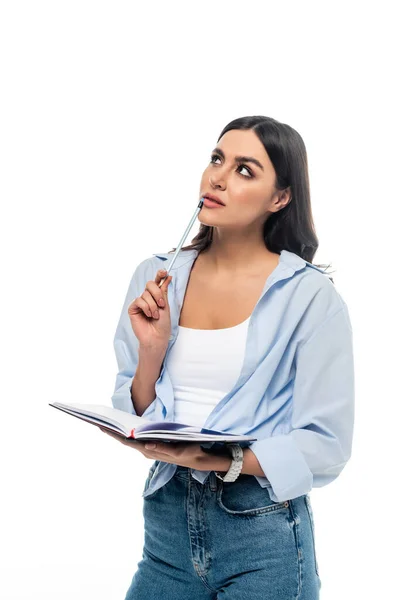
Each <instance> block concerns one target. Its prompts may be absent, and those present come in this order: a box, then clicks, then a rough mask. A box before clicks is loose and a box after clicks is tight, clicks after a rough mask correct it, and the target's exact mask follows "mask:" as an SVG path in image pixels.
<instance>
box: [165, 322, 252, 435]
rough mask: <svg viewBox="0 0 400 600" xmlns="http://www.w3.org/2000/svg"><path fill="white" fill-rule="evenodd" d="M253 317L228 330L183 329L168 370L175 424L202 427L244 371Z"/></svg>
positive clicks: (168, 363) (172, 350)
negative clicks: (242, 370)
mask: <svg viewBox="0 0 400 600" xmlns="http://www.w3.org/2000/svg"><path fill="white" fill-rule="evenodd" d="M249 321H250V317H249V318H248V319H246V320H245V321H242V323H239V325H235V326H234V327H226V328H224V329H191V328H190V327H181V325H178V327H179V334H178V337H177V339H176V341H175V344H174V345H173V346H172V348H171V350H170V352H169V355H168V359H167V367H168V373H169V375H170V378H171V382H172V386H173V390H174V399H175V402H174V408H175V413H174V422H175V423H186V424H187V425H194V426H196V427H202V426H203V425H204V423H205V421H206V419H207V417H208V415H209V414H210V412H211V411H212V410H213V409H214V407H215V406H216V404H218V402H219V401H220V400H221V398H223V397H224V396H225V395H226V394H227V393H228V392H229V390H231V389H232V388H233V386H234V384H235V383H236V381H237V379H238V377H239V375H240V371H241V369H242V365H243V360H244V356H245V349H246V338H247V329H248V325H249Z"/></svg>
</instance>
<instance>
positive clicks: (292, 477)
mask: <svg viewBox="0 0 400 600" xmlns="http://www.w3.org/2000/svg"><path fill="white" fill-rule="evenodd" d="M249 448H250V449H251V450H252V452H254V454H255V455H256V457H257V460H258V462H259V463H260V466H261V468H262V470H263V472H264V474H265V477H266V478H267V479H268V481H269V483H270V485H271V487H272V489H271V488H269V490H270V492H269V493H270V496H271V500H273V501H274V502H283V501H284V500H291V499H293V498H297V497H298V496H302V495H304V494H307V493H308V492H310V491H311V489H312V486H313V474H312V472H311V471H310V469H309V467H308V464H307V462H306V460H305V458H304V456H303V454H302V453H301V452H300V450H299V448H298V447H297V446H296V442H295V440H294V439H293V437H292V436H291V435H290V434H284V435H274V436H272V437H269V438H265V439H262V440H257V441H256V442H252V443H251V444H250V445H249Z"/></svg>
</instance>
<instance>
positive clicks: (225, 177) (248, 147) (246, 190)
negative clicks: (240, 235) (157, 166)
mask: <svg viewBox="0 0 400 600" xmlns="http://www.w3.org/2000/svg"><path fill="white" fill-rule="evenodd" d="M217 148H218V149H219V150H220V151H222V153H223V154H221V153H220V152H219V151H218V150H214V151H212V153H211V155H210V163H209V165H208V166H207V167H206V169H205V171H204V173H203V175H202V178H201V183H200V198H202V197H203V196H204V195H205V194H207V193H210V194H213V195H214V196H217V197H218V198H219V199H220V200H221V201H222V202H224V204H225V206H222V207H219V208H207V207H206V206H204V204H203V206H202V208H201V210H200V212H199V214H198V218H199V220H200V222H201V223H204V224H205V225H212V226H218V225H221V226H222V227H227V226H233V227H240V228H243V227H246V226H254V225H258V224H264V222H265V221H266V219H267V218H268V217H269V216H270V215H271V214H272V213H274V212H277V211H278V210H281V209H282V208H283V207H284V206H285V205H286V204H287V203H288V202H289V201H290V188H288V189H286V190H283V191H282V190H281V191H277V190H276V188H275V185H274V183H275V169H274V167H273V165H272V163H271V161H270V159H269V156H268V154H267V152H266V151H265V148H264V146H263V144H262V143H261V141H260V140H259V139H258V137H257V135H256V134H255V133H254V131H252V130H251V129H249V130H240V129H234V130H231V131H228V132H227V133H225V135H223V136H222V137H221V139H220V140H219V142H218V145H217ZM236 156H246V157H251V158H254V159H255V160H256V161H257V163H259V164H255V163H254V162H251V161H244V160H239V161H236V159H235V157H236Z"/></svg>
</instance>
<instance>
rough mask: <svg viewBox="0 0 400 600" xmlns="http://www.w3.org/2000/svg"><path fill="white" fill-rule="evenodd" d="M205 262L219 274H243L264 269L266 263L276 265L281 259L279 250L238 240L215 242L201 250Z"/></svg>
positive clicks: (211, 269) (263, 244)
mask: <svg viewBox="0 0 400 600" xmlns="http://www.w3.org/2000/svg"><path fill="white" fill-rule="evenodd" d="M201 256H203V261H204V264H205V265H207V266H208V268H209V269H210V271H212V272H214V273H215V274H216V275H217V276H223V275H224V274H230V275H232V274H235V273H237V274H241V273H249V272H252V271H255V272H257V270H259V269H260V268H261V269H263V268H264V267H265V265H266V264H271V265H274V264H275V263H276V261H277V259H279V253H278V252H271V251H270V250H268V248H267V247H266V246H265V243H264V241H263V242H262V245H261V244H257V245H249V244H248V243H247V244H246V243H241V242H238V241H237V240H235V241H233V242H231V243H218V242H217V243H215V242H214V240H213V241H212V243H211V246H210V247H209V248H207V250H204V251H203V252H201Z"/></svg>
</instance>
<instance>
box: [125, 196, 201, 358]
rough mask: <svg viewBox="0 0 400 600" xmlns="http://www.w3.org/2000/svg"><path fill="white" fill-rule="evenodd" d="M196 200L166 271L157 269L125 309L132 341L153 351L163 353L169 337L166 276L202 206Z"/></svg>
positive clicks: (168, 276)
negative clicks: (193, 209)
mask: <svg viewBox="0 0 400 600" xmlns="http://www.w3.org/2000/svg"><path fill="white" fill-rule="evenodd" d="M203 201H204V198H201V199H200V202H199V204H198V206H197V207H196V210H195V212H194V215H193V216H192V218H191V219H190V221H189V224H188V226H187V227H186V229H185V232H184V234H183V236H182V238H181V240H180V242H179V244H178V246H177V248H176V250H175V253H174V255H173V257H172V260H171V262H170V264H169V266H168V268H167V269H159V270H158V271H157V273H156V277H155V280H154V281H151V280H150V281H148V282H147V283H146V286H145V290H144V292H143V293H142V295H141V296H139V297H138V298H135V299H134V300H133V302H131V304H130V305H129V307H128V314H129V319H130V321H131V326H132V329H133V332H134V334H135V336H136V338H137V339H138V340H139V344H140V346H141V347H142V348H145V349H147V350H149V351H153V352H160V353H162V352H165V351H166V349H167V347H168V341H169V338H170V336H171V313H170V307H169V303H168V289H167V288H168V286H169V284H170V282H171V280H172V275H168V273H169V271H170V270H171V268H172V267H173V265H174V263H175V260H176V259H177V256H178V253H179V251H180V249H181V248H182V246H183V244H184V242H185V240H186V238H187V236H188V234H189V231H190V230H191V228H192V225H193V223H194V221H195V219H196V217H197V215H198V214H199V212H200V210H201V208H202V206H203Z"/></svg>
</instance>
